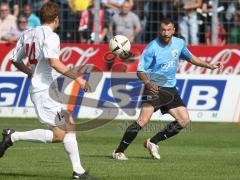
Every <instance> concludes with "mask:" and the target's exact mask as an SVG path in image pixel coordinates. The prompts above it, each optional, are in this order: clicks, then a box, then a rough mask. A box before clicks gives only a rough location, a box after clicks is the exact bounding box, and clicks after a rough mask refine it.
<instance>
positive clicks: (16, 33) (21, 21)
mask: <svg viewBox="0 0 240 180" xmlns="http://www.w3.org/2000/svg"><path fill="white" fill-rule="evenodd" d="M27 29H28V25H27V18H26V17H25V16H20V17H19V18H18V29H17V30H13V31H10V32H9V33H8V34H7V35H5V36H3V37H2V39H3V40H4V41H6V42H7V43H15V42H17V41H18V39H19V38H20V36H21V35H22V33H23V31H25V30H27Z"/></svg>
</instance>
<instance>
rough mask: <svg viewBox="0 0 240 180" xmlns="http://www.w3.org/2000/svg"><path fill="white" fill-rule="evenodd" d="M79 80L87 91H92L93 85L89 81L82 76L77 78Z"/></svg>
mask: <svg viewBox="0 0 240 180" xmlns="http://www.w3.org/2000/svg"><path fill="white" fill-rule="evenodd" d="M77 82H78V83H79V85H80V87H81V88H82V89H83V90H84V91H85V92H91V86H90V85H89V84H88V82H87V81H86V80H85V79H83V78H82V77H79V78H77Z"/></svg>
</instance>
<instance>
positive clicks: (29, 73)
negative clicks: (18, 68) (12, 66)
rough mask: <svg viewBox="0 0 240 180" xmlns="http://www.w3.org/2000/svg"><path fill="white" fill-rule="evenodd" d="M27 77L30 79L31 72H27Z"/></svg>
mask: <svg viewBox="0 0 240 180" xmlns="http://www.w3.org/2000/svg"><path fill="white" fill-rule="evenodd" d="M27 76H28V78H29V79H32V76H33V73H32V71H29V72H28V73H27Z"/></svg>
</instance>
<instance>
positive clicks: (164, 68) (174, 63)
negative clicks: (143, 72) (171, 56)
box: [160, 61, 178, 72]
mask: <svg viewBox="0 0 240 180" xmlns="http://www.w3.org/2000/svg"><path fill="white" fill-rule="evenodd" d="M177 66H178V63H177V61H167V62H165V63H162V64H161V65H160V68H161V71H165V72H166V71H168V70H169V69H170V68H176V67H177Z"/></svg>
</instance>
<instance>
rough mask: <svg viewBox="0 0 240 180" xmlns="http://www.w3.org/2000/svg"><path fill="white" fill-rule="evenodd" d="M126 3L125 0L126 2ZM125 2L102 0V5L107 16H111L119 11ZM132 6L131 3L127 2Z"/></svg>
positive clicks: (121, 0)
mask: <svg viewBox="0 0 240 180" xmlns="http://www.w3.org/2000/svg"><path fill="white" fill-rule="evenodd" d="M126 1H127V0H126ZM124 2H125V0H102V5H103V7H104V8H105V9H106V11H107V13H108V15H110V16H113V15H114V14H115V13H118V12H119V11H120V10H121V7H122V4H123V3H124ZM128 2H129V3H130V4H131V6H133V1H132V0H129V1H128Z"/></svg>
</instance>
